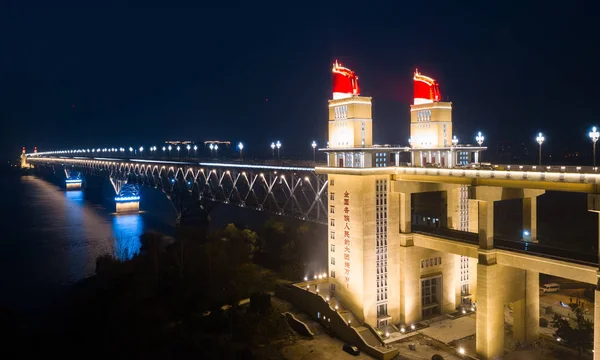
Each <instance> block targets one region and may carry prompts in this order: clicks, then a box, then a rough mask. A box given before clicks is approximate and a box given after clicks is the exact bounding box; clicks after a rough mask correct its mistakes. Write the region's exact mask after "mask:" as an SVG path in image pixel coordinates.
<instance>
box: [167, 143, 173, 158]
mask: <svg viewBox="0 0 600 360" xmlns="http://www.w3.org/2000/svg"><path fill="white" fill-rule="evenodd" d="M168 149H169V157H171V149H173V147H172V146H171V145H169V148H168Z"/></svg>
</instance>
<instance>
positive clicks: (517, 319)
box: [512, 270, 540, 344]
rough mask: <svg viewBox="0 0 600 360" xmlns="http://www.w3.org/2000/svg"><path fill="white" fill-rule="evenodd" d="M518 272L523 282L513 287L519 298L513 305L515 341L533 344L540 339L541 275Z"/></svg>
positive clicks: (525, 271) (523, 271)
mask: <svg viewBox="0 0 600 360" xmlns="http://www.w3.org/2000/svg"><path fill="white" fill-rule="evenodd" d="M517 271H518V272H519V274H518V277H519V278H521V281H520V282H519V281H517V283H516V284H514V286H512V287H513V288H514V289H515V290H516V292H517V297H518V299H517V301H515V302H514V303H513V336H514V340H515V341H518V342H520V343H523V344H532V343H534V342H536V341H537V340H538V338H539V337H540V327H539V326H540V325H539V322H540V290H539V289H540V274H539V273H538V272H536V271H528V270H517Z"/></svg>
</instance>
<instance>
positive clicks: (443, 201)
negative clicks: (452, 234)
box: [439, 190, 451, 228]
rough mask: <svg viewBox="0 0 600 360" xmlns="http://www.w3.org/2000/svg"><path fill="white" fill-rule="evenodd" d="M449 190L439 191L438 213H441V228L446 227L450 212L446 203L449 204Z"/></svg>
mask: <svg viewBox="0 0 600 360" xmlns="http://www.w3.org/2000/svg"><path fill="white" fill-rule="evenodd" d="M450 191H451V190H448V191H442V192H441V195H442V196H441V199H440V214H442V215H441V216H440V224H439V226H440V227H442V228H448V220H449V219H448V214H449V213H450V210H449V209H448V205H449V201H448V200H449V192H450Z"/></svg>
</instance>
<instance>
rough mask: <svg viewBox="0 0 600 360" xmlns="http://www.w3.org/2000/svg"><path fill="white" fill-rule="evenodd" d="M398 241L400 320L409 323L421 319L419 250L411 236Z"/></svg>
mask: <svg viewBox="0 0 600 360" xmlns="http://www.w3.org/2000/svg"><path fill="white" fill-rule="evenodd" d="M400 243H401V244H400V253H401V255H400V259H401V260H400V268H401V269H400V275H401V276H400V279H401V281H400V287H401V289H402V291H401V294H400V309H401V314H400V322H402V323H405V324H407V325H410V324H414V323H415V322H417V321H419V320H420V319H421V279H420V276H419V275H420V271H419V266H420V259H419V252H420V251H419V249H418V248H416V247H415V246H413V245H412V238H411V239H404V241H403V240H401V241H400Z"/></svg>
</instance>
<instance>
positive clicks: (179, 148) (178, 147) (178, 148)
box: [177, 145, 181, 157]
mask: <svg viewBox="0 0 600 360" xmlns="http://www.w3.org/2000/svg"><path fill="white" fill-rule="evenodd" d="M179 150H181V147H180V146H179V145H177V157H179Z"/></svg>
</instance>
